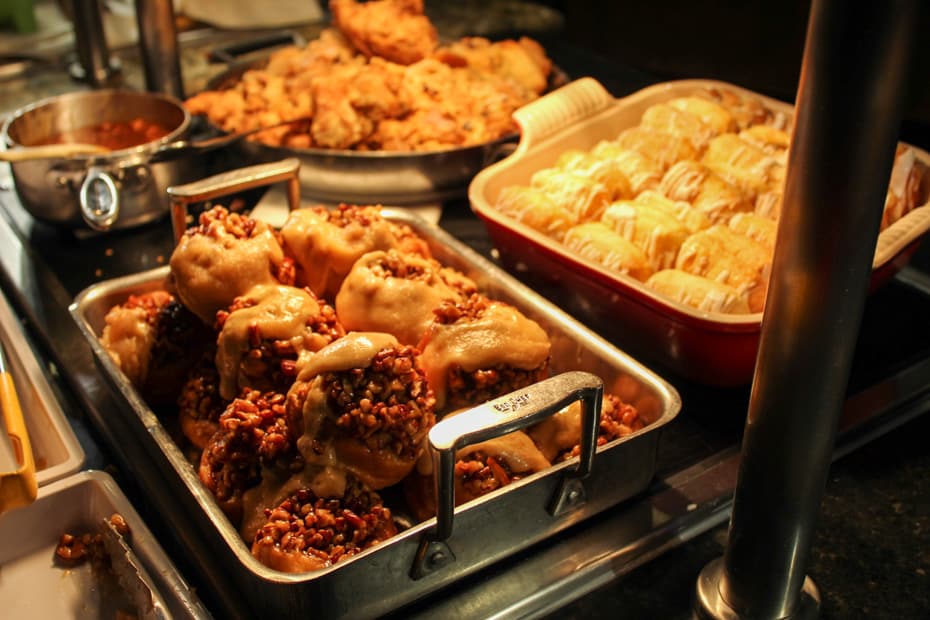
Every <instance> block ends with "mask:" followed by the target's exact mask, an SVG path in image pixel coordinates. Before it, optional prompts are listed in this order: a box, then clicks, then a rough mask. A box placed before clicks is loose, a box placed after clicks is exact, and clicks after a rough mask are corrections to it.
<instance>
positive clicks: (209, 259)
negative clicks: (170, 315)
mask: <svg viewBox="0 0 930 620" xmlns="http://www.w3.org/2000/svg"><path fill="white" fill-rule="evenodd" d="M170 263H171V279H170V285H171V287H172V288H173V289H174V290H175V291H176V292H177V296H178V299H179V300H180V301H181V303H183V304H184V305H185V306H186V307H187V308H188V309H189V310H190V311H191V312H193V313H194V314H196V315H197V316H198V317H200V319H201V320H202V321H203V322H204V323H206V324H207V325H213V322H214V320H215V319H216V313H217V311H219V310H224V309H226V308H228V307H229V305H230V304H231V303H232V302H233V300H234V299H235V298H236V297H238V296H239V295H242V294H243V293H245V292H246V291H247V290H249V289H250V288H252V287H253V286H255V285H256V284H278V283H284V284H293V275H294V266H293V261H291V260H290V259H287V258H285V256H284V251H283V250H282V249H281V243H280V242H279V236H278V233H277V232H276V231H275V230H273V229H272V228H271V227H270V226H269V225H268V224H266V223H264V222H261V221H259V220H254V219H252V218H250V217H247V216H244V215H239V214H237V213H230V212H229V211H227V210H226V209H225V208H224V207H214V208H212V209H210V210H209V211H206V212H204V213H202V214H201V215H200V218H199V220H198V225H197V226H195V227H192V228H189V229H188V230H187V231H186V232H185V233H184V235H183V236H182V237H181V239H180V240H179V241H178V245H177V247H175V249H174V252H173V253H172V254H171V261H170Z"/></svg>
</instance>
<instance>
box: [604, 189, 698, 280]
mask: <svg viewBox="0 0 930 620" xmlns="http://www.w3.org/2000/svg"><path fill="white" fill-rule="evenodd" d="M601 221H602V222H604V223H605V224H607V225H608V226H610V228H611V229H613V230H614V231H615V232H617V233H619V234H620V235H621V236H622V237H623V238H625V239H628V240H630V241H632V242H633V243H634V244H636V245H637V246H638V247H639V248H640V249H641V250H642V251H643V252H644V253H645V254H646V258H648V259H649V263H650V265H651V266H652V268H653V269H655V270H659V269H665V268H667V267H671V266H672V265H674V264H675V257H676V256H677V255H678V248H679V247H680V246H681V243H682V242H683V241H684V240H685V239H686V238H687V237H688V235H689V234H691V233H690V232H689V231H688V229H687V228H686V227H685V226H684V224H682V223H681V222H679V221H678V220H677V219H676V218H675V217H674V216H673V215H670V214H668V213H667V212H665V211H663V210H662V209H657V208H654V207H651V206H649V205H648V204H646V203H641V202H639V203H638V202H635V201H630V200H621V201H618V202H615V203H613V204H611V205H610V206H609V207H607V210H606V211H604V215H603V217H601Z"/></svg>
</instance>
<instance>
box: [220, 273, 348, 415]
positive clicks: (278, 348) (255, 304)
mask: <svg viewBox="0 0 930 620" xmlns="http://www.w3.org/2000/svg"><path fill="white" fill-rule="evenodd" d="M217 325H218V327H219V330H220V331H219V335H218V336H217V339H216V368H217V371H218V372H219V377H220V395H221V396H222V397H223V398H225V399H227V400H231V399H232V398H235V396H236V394H238V393H239V392H240V391H241V390H242V389H243V388H246V387H249V388H253V389H258V390H266V391H267V390H278V391H280V392H286V391H287V390H288V388H289V387H290V386H291V384H292V383H293V382H294V379H295V378H296V377H297V367H298V360H299V358H301V357H306V355H307V354H309V353H312V352H314V351H318V350H320V349H322V348H323V347H324V346H326V345H327V344H329V343H331V342H333V341H334V340H336V339H337V338H340V337H342V336H343V335H345V329H344V328H343V326H342V324H341V323H340V322H339V319H338V318H336V312H335V310H333V308H332V306H330V305H329V304H327V303H325V302H322V301H321V300H319V299H318V298H317V297H316V296H315V295H314V294H313V293H311V292H310V291H309V290H308V289H300V288H297V287H294V286H284V285H281V284H278V285H267V284H260V285H258V286H254V287H252V288H251V289H249V291H248V292H247V293H246V294H245V295H242V296H240V297H237V298H236V299H235V301H234V302H233V304H232V306H230V308H229V310H228V311H225V312H219V313H217Z"/></svg>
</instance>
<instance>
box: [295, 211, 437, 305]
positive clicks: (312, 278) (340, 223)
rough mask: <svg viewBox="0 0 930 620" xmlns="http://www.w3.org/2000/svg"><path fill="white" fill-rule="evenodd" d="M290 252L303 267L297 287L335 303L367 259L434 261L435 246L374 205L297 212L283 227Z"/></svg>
mask: <svg viewBox="0 0 930 620" xmlns="http://www.w3.org/2000/svg"><path fill="white" fill-rule="evenodd" d="M281 236H282V238H283V239H284V248H285V251H286V252H287V254H288V255H289V256H292V257H293V258H294V260H295V261H296V264H297V283H298V284H302V285H306V286H309V287H310V289H311V290H312V291H313V292H314V293H316V294H317V295H318V296H320V297H322V298H324V299H329V300H332V299H334V298H335V297H336V293H338V292H339V287H340V286H342V280H343V279H344V278H345V277H346V274H348V273H349V271H350V270H351V269H352V265H354V264H355V261H357V260H358V259H359V258H361V257H362V255H364V254H367V253H368V252H373V251H375V250H391V249H396V250H399V251H401V252H408V253H411V254H419V255H421V256H424V257H429V255H430V252H429V246H428V245H427V244H426V242H425V241H424V240H423V239H422V238H420V237H419V236H417V235H416V234H415V233H414V232H413V231H412V230H410V228H409V227H408V226H406V225H403V224H396V223H394V222H391V221H389V220H387V219H385V218H384V217H382V216H381V210H380V208H378V207H373V206H354V205H340V206H339V207H338V208H336V209H327V208H325V207H308V208H304V209H296V210H294V211H292V212H291V214H290V216H289V217H288V220H287V222H285V224H284V226H283V227H282V228H281Z"/></svg>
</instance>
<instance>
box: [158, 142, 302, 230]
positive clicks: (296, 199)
mask: <svg viewBox="0 0 930 620" xmlns="http://www.w3.org/2000/svg"><path fill="white" fill-rule="evenodd" d="M299 173H300V160H299V159H297V158H296V157H289V158H287V159H282V160H281V161H276V162H271V163H268V164H256V165H254V166H247V167H245V168H238V169H236V170H230V171H229V172H221V173H220V174H215V175H213V176H211V177H207V178H206V179H201V180H199V181H194V182H192V183H186V184H184V185H173V186H171V187H169V188H168V196H169V197H170V198H171V227H172V229H173V230H174V241H175V243H177V242H178V240H179V239H180V238H181V236H182V235H183V234H184V231H185V230H186V229H187V208H188V205H190V204H191V203H192V202H203V201H205V200H212V199H214V198H219V197H220V196H227V195H229V194H234V193H236V192H244V191H246V190H250V189H255V188H256V187H263V186H265V185H271V184H272V183H278V182H280V181H287V204H288V208H289V209H290V210H291V211H293V210H294V209H297V208H298V207H299V206H300V175H299Z"/></svg>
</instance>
